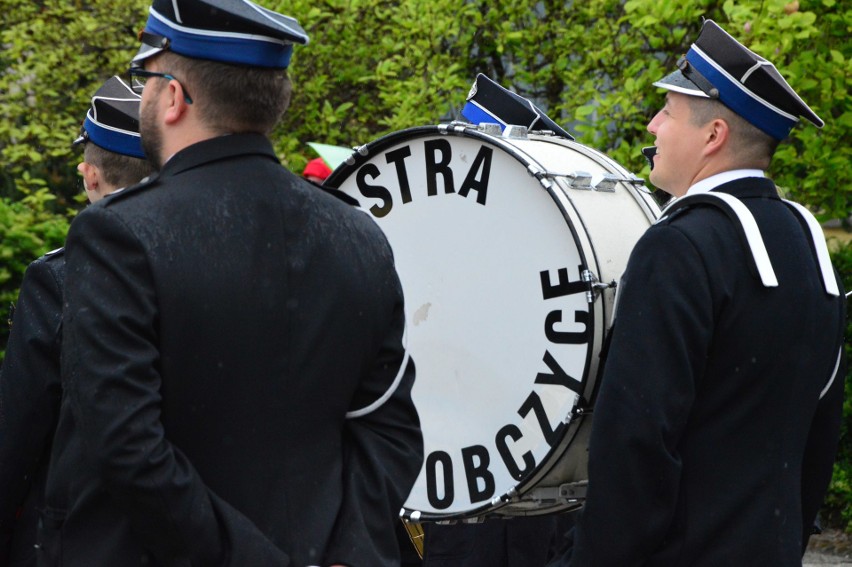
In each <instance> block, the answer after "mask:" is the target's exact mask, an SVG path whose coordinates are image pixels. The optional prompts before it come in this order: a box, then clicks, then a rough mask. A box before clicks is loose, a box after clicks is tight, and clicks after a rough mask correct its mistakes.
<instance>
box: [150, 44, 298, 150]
mask: <svg viewBox="0 0 852 567" xmlns="http://www.w3.org/2000/svg"><path fill="white" fill-rule="evenodd" d="M157 57H158V59H159V61H160V65H161V68H162V70H164V71H165V72H167V73H171V74H172V75H174V76H175V77H177V79H178V80H179V81H181V83H182V84H183V83H184V82H185V85H184V86H185V88H186V90H187V92H188V93H189V95H190V96H191V97H192V103H193V104H195V105H197V107H198V110H199V113H200V115H201V119H202V120H203V121H204V123H205V124H206V125H207V126H208V127H210V128H212V129H213V130H214V131H216V132H218V133H221V134H225V133H231V134H235V133H244V132H256V133H259V134H269V133H270V132H271V131H272V129H273V128H274V127H275V125H276V124H278V121H279V120H280V119H281V116H282V115H283V114H284V111H285V110H287V107H288V106H289V104H290V93H291V89H292V87H291V84H290V78H289V77H288V76H287V70H286V69H267V68H260V67H245V66H241V65H231V64H228V63H221V62H218V61H207V60H204V59H191V58H188V57H183V56H181V55H178V54H176V53H172V52H170V51H164V52H163V53H161V54H159V55H158V56H157Z"/></svg>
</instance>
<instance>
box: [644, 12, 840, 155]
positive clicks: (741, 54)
mask: <svg viewBox="0 0 852 567" xmlns="http://www.w3.org/2000/svg"><path fill="white" fill-rule="evenodd" d="M654 86H657V87H660V88H663V89H668V90H671V91H674V92H679V93H682V94H686V95H690V96H699V97H708V98H714V99H718V100H719V101H720V102H721V103H722V104H724V105H725V106H727V107H728V108H730V109H731V110H732V111H734V112H735V113H737V114H738V115H739V116H742V117H743V118H744V119H745V120H747V121H748V122H749V123H751V124H753V125H754V126H756V127H757V128H760V129H761V130H762V131H763V132H765V133H766V134H768V135H769V136H772V137H773V138H775V139H776V140H783V139H784V138H786V137H787V135H788V134H789V133H790V130H792V129H793V126H795V125H796V123H797V122H798V121H799V117H800V116H801V117H803V118H805V119H807V120H808V121H810V122H812V123H813V124H815V125H816V126H817V127H819V128H822V127H823V126H824V124H825V123H824V122H823V121H822V119H821V118H820V117H819V116H817V115H816V113H815V112H814V111H813V110H811V109H810V107H809V106H808V105H807V104H805V101H803V100H802V99H801V98H800V97H799V95H797V94H796V91H794V90H793V89H792V87H790V85H789V84H787V81H785V80H784V77H782V76H781V73H779V72H778V70H777V69H776V68H775V66H774V65H773V64H772V63H770V62H769V61H767V60H766V59H764V58H763V57H761V56H760V55H757V54H756V53H754V52H753V51H751V50H749V49H747V48H746V47H745V46H743V45H742V44H740V43H739V42H738V41H737V40H736V39H734V38H733V37H731V36H730V35H729V34H728V33H727V32H726V31H725V30H723V29H722V28H721V27H719V26H718V24H716V22H714V21H712V20H705V22H704V25H703V26H702V28H701V33H700V34H698V39H696V40H695V43H693V44H692V47H690V48H689V51H688V52H687V54H686V55H685V56H684V57H682V58H681V59H680V61H678V70H677V71H675V72H674V73H672V74H670V75H668V76H666V77H664V78H663V79H661V80H659V81H657V82H656V83H654Z"/></svg>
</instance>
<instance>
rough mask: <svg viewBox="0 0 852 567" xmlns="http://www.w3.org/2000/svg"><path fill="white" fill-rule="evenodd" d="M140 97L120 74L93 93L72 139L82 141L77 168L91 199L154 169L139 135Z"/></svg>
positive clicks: (129, 182)
mask: <svg viewBox="0 0 852 567" xmlns="http://www.w3.org/2000/svg"><path fill="white" fill-rule="evenodd" d="M140 100H141V98H140V96H139V95H138V94H136V93H135V92H133V90H132V89H131V88H130V86H129V85H128V84H127V83H125V82H124V81H123V80H122V79H120V78H119V77H112V78H111V79H109V80H108V81H107V82H105V83H104V84H103V85H102V86H101V88H99V89H98V91H97V92H96V93H95V96H93V97H92V104H91V108H89V111H88V112H87V113H86V118H85V119H84V120H83V127H82V128H81V129H80V136H79V137H78V138H77V139H76V140H74V145H80V144H83V148H84V149H83V161H82V162H81V163H80V164H79V165H78V166H77V171H79V172H80V174H81V175H82V176H83V187H85V189H86V195H87V196H88V198H89V201H90V202H92V203H94V202H95V201H99V200H100V199H101V198H103V197H104V196H105V195H107V194H109V193H112V192H113V191H115V190H116V189H118V188H121V187H126V186H128V185H132V184H134V183H137V182H139V181H141V180H142V179H143V178H145V177H147V176H148V175H150V174H152V173H153V172H154V168H153V166H152V165H151V162H149V161H148V160H147V159H146V158H145V152H144V151H143V150H142V139H141V137H140V135H139V101H140Z"/></svg>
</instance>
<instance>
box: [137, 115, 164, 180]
mask: <svg viewBox="0 0 852 567" xmlns="http://www.w3.org/2000/svg"><path fill="white" fill-rule="evenodd" d="M139 135H140V136H142V151H144V152H145V157H147V158H148V160H149V161H150V162H151V163H153V164H154V167H156V168H157V169H158V170H159V169H160V168H162V167H163V133H162V131H161V130H160V125H159V123H158V122H157V108H156V105H155V104H154V102H153V101H151V102H148V104H144V105H142V107H141V108H140V110H139Z"/></svg>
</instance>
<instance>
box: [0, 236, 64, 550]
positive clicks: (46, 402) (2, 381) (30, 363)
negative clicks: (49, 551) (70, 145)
mask: <svg viewBox="0 0 852 567" xmlns="http://www.w3.org/2000/svg"><path fill="white" fill-rule="evenodd" d="M64 278H65V255H64V254H63V251H62V249H59V250H55V251H54V252H51V253H49V254H46V255H45V256H42V257H41V258H39V259H38V260H36V261H34V262H33V263H32V264H30V265H29V267H27V271H26V272H25V273H24V280H23V282H22V283H21V291H20V293H19V295H18V301H17V305H16V310H15V317H14V321H13V323H12V329H11V332H10V334H9V342H8V344H7V346H6V358H5V359H4V361H3V367H2V369H0V565H11V566H23V565H35V562H36V552H35V543H36V524H37V521H38V516H37V510H38V509H40V508H41V507H42V506H43V504H44V502H43V501H44V483H45V478H46V475H47V458H48V456H49V454H50V442H51V440H52V439H53V429H54V427H55V426H56V419H57V416H58V414H59V397H60V379H59V348H60V337H61V329H62V324H61V322H62V288H63V281H64Z"/></svg>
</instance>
